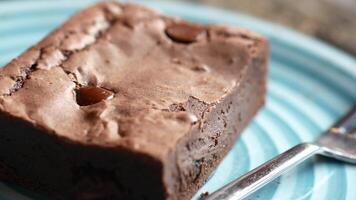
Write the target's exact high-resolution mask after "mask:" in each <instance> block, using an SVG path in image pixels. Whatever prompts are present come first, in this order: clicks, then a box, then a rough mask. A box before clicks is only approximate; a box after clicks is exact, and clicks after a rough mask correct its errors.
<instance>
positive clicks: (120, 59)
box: [0, 2, 268, 200]
mask: <svg viewBox="0 0 356 200" xmlns="http://www.w3.org/2000/svg"><path fill="white" fill-rule="evenodd" d="M267 54H268V45H267V41H266V39H264V38H263V37H262V36H260V35H258V34H255V33H252V32H250V31H247V30H244V29H240V28H231V27H225V26H221V25H198V24H192V23H188V22H185V21H183V20H181V19H179V18H173V17H167V16H164V15H162V14H160V13H158V12H156V11H152V10H150V9H147V8H144V7H141V6H137V5H131V4H119V3H114V2H105V3H100V4H97V5H95V6H92V7H90V8H87V9H85V10H84V11H81V12H79V13H78V14H76V15H75V16H73V17H72V18H70V19H69V20H68V21H67V22H66V23H65V24H64V25H62V26H61V27H60V28H58V29H57V30H56V31H54V32H53V33H51V34H50V35H48V36H47V37H46V38H45V39H44V40H42V41H41V42H40V43H38V44H37V45H35V46H33V47H32V48H30V49H29V50H27V51H26V52H25V53H23V54H22V55H21V56H19V57H18V58H16V59H14V60H12V61H11V62H10V63H9V64H8V65H7V66H5V67H4V68H2V69H1V71H0V118H1V119H0V129H1V132H0V166H1V167H0V178H1V179H2V180H3V181H8V182H13V183H16V184H20V185H23V186H25V187H27V188H30V189H32V190H34V191H38V192H41V193H42V194H44V195H46V196H48V197H50V198H51V199H135V200H136V199H137V200H138V199H140V200H141V199H145V200H150V199H152V200H159V199H172V200H176V199H180V200H181V199H183V200H184V199H189V198H191V197H192V195H193V194H194V193H195V192H196V191H197V190H198V188H199V187H201V186H202V185H203V183H204V182H205V181H206V179H207V177H208V176H209V174H210V173H211V172H212V171H213V170H214V169H215V167H216V166H217V165H218V164H219V162H220V161H221V160H222V158H223V157H224V156H225V155H226V153H227V152H228V151H229V150H230V148H231V146H232V145H233V144H234V142H235V140H236V138H237V137H238V135H239V133H241V131H242V130H243V129H244V128H245V127H246V125H247V124H248V123H249V122H250V121H251V119H252V118H253V116H254V115H255V114H256V112H257V111H258V109H259V108H260V107H261V106H262V105H263V103H264V96H265V91H266V72H267V71H266V70H267ZM237 159H238V158H237Z"/></svg>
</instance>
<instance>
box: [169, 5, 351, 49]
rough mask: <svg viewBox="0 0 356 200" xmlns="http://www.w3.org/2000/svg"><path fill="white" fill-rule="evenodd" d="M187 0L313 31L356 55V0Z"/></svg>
mask: <svg viewBox="0 0 356 200" xmlns="http://www.w3.org/2000/svg"><path fill="white" fill-rule="evenodd" d="M171 1H173V0H171ZM185 1H188V2H194V3H198V4H206V5H211V6H214V7H221V8H225V9H228V10H234V11H239V12H243V13H247V14H249V15H254V16H257V17H260V18H264V19H265V20H268V21H272V22H275V23H279V24H282V25H284V26H288V27H290V28H293V29H295V30H298V31H300V32H303V33H306V34H309V35H312V36H314V37H316V38H319V39H321V40H324V41H326V42H328V43H331V44H333V45H334V46H337V47H339V48H340V49H343V50H344V51H347V52H349V53H351V54H353V55H354V56H356V0H185Z"/></svg>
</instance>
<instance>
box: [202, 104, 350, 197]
mask: <svg viewBox="0 0 356 200" xmlns="http://www.w3.org/2000/svg"><path fill="white" fill-rule="evenodd" d="M316 154H319V155H323V156H327V157H331V158H334V159H337V160H340V161H344V162H347V163H352V164H356V106H354V107H353V108H352V109H351V111H350V112H348V113H347V114H346V115H345V116H344V117H342V118H341V119H340V121H338V122H337V123H336V124H335V125H334V126H332V127H331V128H330V129H329V130H328V131H326V132H325V133H324V134H322V135H321V136H320V137H319V138H318V139H317V140H316V142H314V143H301V144H298V145H296V146H294V147H292V148H291V149H289V150H287V151H286V152H284V153H282V154H280V155H278V156H276V157H275V158H273V159H271V160H270V161H267V162H266V163H264V164H262V165H260V166H259V167H257V168H255V169H253V170H252V171H250V172H248V173H247V174H245V175H243V176H241V177H240V178H238V179H236V180H234V181H232V182H231V183H229V184H227V185H225V186H224V187H222V188H220V189H219V190H217V191H216V192H214V193H212V194H210V195H208V196H207V197H205V198H203V199H204V200H239V199H243V198H245V197H247V196H248V195H250V194H251V193H252V192H254V191H256V190H257V189H259V188H261V187H263V186H264V185H266V184H267V183H269V182H271V181H272V180H274V179H275V178H277V177H279V176H280V175H282V174H283V173H285V172H287V171H288V170H289V169H291V168H293V167H295V166H297V165H298V164H300V163H302V162H303V161H305V160H307V159H308V158H310V157H311V156H314V155H316Z"/></svg>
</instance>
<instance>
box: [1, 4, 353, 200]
mask: <svg viewBox="0 0 356 200" xmlns="http://www.w3.org/2000/svg"><path fill="white" fill-rule="evenodd" d="M92 2H93V1H92V0H84V1H83V0H77V1H70V0H62V1H49V0H48V1H31V2H29V1H21V2H20V1H11V2H1V3H0V65H1V66H2V65H4V64H6V63H7V62H9V61H10V59H12V58H14V57H16V56H17V55H19V54H20V53H21V52H23V51H24V50H25V49H26V48H28V47H29V46H31V45H32V44H34V43H35V42H37V41H39V40H40V39H41V38H43V37H44V36H45V35H46V34H47V33H48V32H49V31H51V30H53V29H54V28H55V27H56V26H58V25H59V24H61V23H62V22H63V21H64V20H65V19H67V18H68V16H70V15H71V14H73V13H74V12H75V11H77V10H79V9H81V8H82V7H84V6H87V5H88V4H90V3H92ZM139 3H143V4H145V5H147V6H150V7H153V8H156V9H159V10H161V11H162V12H164V13H168V14H170V15H178V16H181V17H183V18H186V19H188V20H191V21H195V22H200V23H224V24H229V25H233V26H242V27H247V28H250V29H253V30H255V31H257V32H260V33H262V34H264V35H266V36H267V37H268V38H269V39H270V42H271V60H270V71H269V82H268V97H267V104H266V105H265V107H264V108H263V110H262V111H261V112H260V113H259V114H258V116H257V117H256V118H255V119H254V121H253V122H252V123H251V124H250V126H249V127H248V128H247V129H246V130H245V132H244V134H243V135H242V137H241V139H240V140H239V141H238V142H237V143H236V145H235V146H234V148H233V149H232V150H231V152H230V153H229V154H228V156H227V157H226V158H225V159H224V161H223V162H222V163H221V165H220V166H219V168H218V169H217V170H216V172H215V174H214V175H213V177H212V178H211V179H210V180H209V181H208V182H207V183H206V184H205V186H204V187H203V188H202V189H201V190H200V191H199V192H198V193H197V195H196V197H195V199H196V198H197V197H198V195H199V194H200V193H201V192H205V191H209V192H212V191H214V190H216V189H217V188H219V187H221V186H223V185H224V184H226V183H227V182H229V181H231V180H233V179H234V178H236V177H239V176H240V175H242V174H243V173H245V172H247V171H248V170H250V169H252V168H254V167H256V166H258V165H259V164H261V163H263V162H264V161H266V160H268V159H270V158H272V157H273V156H275V155H277V154H278V153H281V152H283V151H284V150H286V149H288V148H290V147H292V146H293V145H295V144H297V143H300V142H302V141H313V140H314V139H315V138H316V137H318V135H319V134H320V133H321V132H322V131H323V130H325V129H326V128H327V127H329V126H330V125H331V124H332V123H333V122H334V121H335V120H336V119H337V118H338V117H340V116H341V115H342V114H343V113H344V112H346V111H347V110H348V109H349V108H350V107H351V105H352V104H354V103H355V102H356V61H355V60H354V59H353V58H352V57H350V56H348V55H346V54H344V53H342V52H340V51H338V50H336V49H334V48H332V47H330V46H328V45H326V44H323V43H321V42H319V41H316V40H313V39H311V38H308V37H306V36H303V35H301V34H298V33H295V32H293V31H290V30H288V29H286V28H283V27H280V26H278V25H274V24H270V23H267V22H263V21H260V20H257V19H254V18H251V17H247V16H245V15H241V14H237V13H231V12H227V11H222V10H217V9H213V8H209V7H203V6H198V5H188V4H183V3H174V4H173V3H168V2H163V1H162V2H155V1H153V2H147V1H140V2H139ZM355 185H356V167H355V166H351V165H347V164H343V163H338V162H334V161H332V160H329V159H323V158H315V159H312V160H310V161H309V162H306V163H305V164H303V165H301V166H300V167H298V168H297V169H295V170H293V171H292V172H290V173H288V174H287V175H285V176H283V177H281V178H279V179H277V180H275V181H273V182H272V183H271V184H269V185H267V186H266V187H264V188H263V189H261V190H260V191H258V192H257V193H256V194H254V195H253V196H252V197H251V199H283V200H288V199H293V200H294V199H313V200H319V199H320V200H326V199H333V200H338V199H349V200H355V199H356V189H355ZM0 199H1V200H2V199H4V200H8V199H16V200H18V199H20V200H23V199H39V197H38V196H37V195H36V194H32V193H31V192H28V191H25V190H24V189H22V188H18V187H16V186H9V185H6V184H4V183H0Z"/></svg>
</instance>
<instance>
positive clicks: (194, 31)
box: [166, 23, 205, 43]
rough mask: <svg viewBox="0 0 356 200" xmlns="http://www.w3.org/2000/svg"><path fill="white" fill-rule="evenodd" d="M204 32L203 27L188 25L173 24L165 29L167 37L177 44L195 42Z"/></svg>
mask: <svg viewBox="0 0 356 200" xmlns="http://www.w3.org/2000/svg"><path fill="white" fill-rule="evenodd" d="M204 32H205V28H204V27H203V26H199V25H193V24H188V23H175V24H172V25H170V26H168V27H167V28H166V34H167V35H168V37H169V38H171V39H172V40H173V41H175V42H179V43H192V42H196V41H197V40H198V38H199V36H201V35H202V34H203V33H204Z"/></svg>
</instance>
